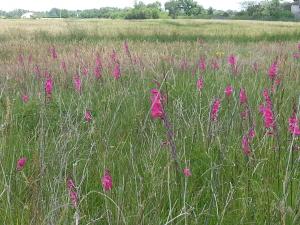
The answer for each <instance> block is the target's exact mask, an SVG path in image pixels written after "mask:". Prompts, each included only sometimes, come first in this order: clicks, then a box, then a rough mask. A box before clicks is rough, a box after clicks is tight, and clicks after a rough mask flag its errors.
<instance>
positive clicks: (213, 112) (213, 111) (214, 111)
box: [210, 99, 221, 121]
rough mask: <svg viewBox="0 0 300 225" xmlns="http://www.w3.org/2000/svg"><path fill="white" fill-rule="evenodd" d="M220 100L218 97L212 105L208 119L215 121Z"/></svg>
mask: <svg viewBox="0 0 300 225" xmlns="http://www.w3.org/2000/svg"><path fill="white" fill-rule="evenodd" d="M220 105H221V101H220V99H216V100H215V101H214V103H213V105H212V109H211V114H210V120H211V121H217V120H218V112H219V109H220Z"/></svg>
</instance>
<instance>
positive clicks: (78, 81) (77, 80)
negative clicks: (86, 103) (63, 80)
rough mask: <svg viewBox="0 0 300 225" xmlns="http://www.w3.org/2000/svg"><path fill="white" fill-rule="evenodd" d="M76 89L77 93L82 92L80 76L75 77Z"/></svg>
mask: <svg viewBox="0 0 300 225" xmlns="http://www.w3.org/2000/svg"><path fill="white" fill-rule="evenodd" d="M73 82H74V88H75V90H76V91H77V92H81V80H80V77H79V75H76V76H74V78H73Z"/></svg>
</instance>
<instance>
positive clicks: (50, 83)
mask: <svg viewBox="0 0 300 225" xmlns="http://www.w3.org/2000/svg"><path fill="white" fill-rule="evenodd" d="M52 90H53V80H52V78H51V77H49V78H48V79H47V80H46V83H45V93H46V96H47V97H51V95H52Z"/></svg>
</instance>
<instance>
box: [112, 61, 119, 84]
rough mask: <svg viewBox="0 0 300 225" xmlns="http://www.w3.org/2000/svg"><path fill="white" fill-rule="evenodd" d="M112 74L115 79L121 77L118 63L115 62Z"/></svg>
mask: <svg viewBox="0 0 300 225" xmlns="http://www.w3.org/2000/svg"><path fill="white" fill-rule="evenodd" d="M113 75H114V78H115V79H116V80H118V79H119V78H120V77H121V69H120V64H119V63H115V66H114V71H113Z"/></svg>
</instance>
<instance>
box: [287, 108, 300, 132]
mask: <svg viewBox="0 0 300 225" xmlns="http://www.w3.org/2000/svg"><path fill="white" fill-rule="evenodd" d="M289 131H290V133H291V134H292V135H294V136H300V127H299V120H298V118H297V117H296V113H295V112H294V113H293V115H292V116H291V117H290V118H289Z"/></svg>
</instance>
